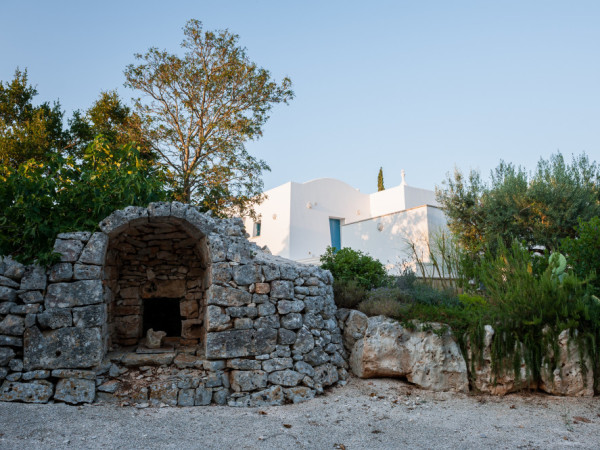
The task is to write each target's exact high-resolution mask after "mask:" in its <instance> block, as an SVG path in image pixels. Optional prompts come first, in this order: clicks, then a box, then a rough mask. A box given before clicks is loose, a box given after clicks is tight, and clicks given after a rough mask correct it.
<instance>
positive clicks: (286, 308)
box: [277, 300, 304, 314]
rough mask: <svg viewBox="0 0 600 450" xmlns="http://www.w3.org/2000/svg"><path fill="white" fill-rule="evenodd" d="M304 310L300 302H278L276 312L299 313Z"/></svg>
mask: <svg viewBox="0 0 600 450" xmlns="http://www.w3.org/2000/svg"><path fill="white" fill-rule="evenodd" d="M303 309H304V302H303V301H302V300H293V301H292V300H279V301H278V302H277V312H278V313H279V314H289V313H299V312H301V311H302V310H303Z"/></svg>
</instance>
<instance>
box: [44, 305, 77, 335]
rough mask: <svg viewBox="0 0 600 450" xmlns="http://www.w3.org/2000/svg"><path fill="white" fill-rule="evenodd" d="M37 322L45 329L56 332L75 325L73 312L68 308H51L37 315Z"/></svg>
mask: <svg viewBox="0 0 600 450" xmlns="http://www.w3.org/2000/svg"><path fill="white" fill-rule="evenodd" d="M37 321H38V323H39V324H40V327H42V328H43V329H48V328H50V329H52V330H56V329H57V328H65V327H70V326H71V325H72V324H73V318H72V316H71V310H70V309H66V308H50V309H47V310H45V311H44V312H43V313H41V314H38V315H37Z"/></svg>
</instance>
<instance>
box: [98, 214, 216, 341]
mask: <svg viewBox="0 0 600 450" xmlns="http://www.w3.org/2000/svg"><path fill="white" fill-rule="evenodd" d="M100 228H101V230H102V231H103V233H105V235H106V236H107V238H108V239H107V245H106V246H107V251H106V256H105V259H104V290H105V302H106V304H107V333H106V335H107V338H108V342H107V343H108V345H109V347H110V346H113V345H115V344H117V345H124V346H127V345H135V344H140V343H143V342H144V337H145V334H146V331H147V330H148V329H149V328H153V329H154V330H155V331H159V330H161V331H166V332H167V338H166V339H167V342H168V343H169V344H182V345H186V346H195V345H199V344H204V342H205V335H206V330H205V328H204V315H205V310H206V295H207V290H208V288H209V286H210V266H211V260H212V259H211V254H210V253H211V252H210V250H209V246H208V235H209V233H210V232H211V231H212V230H213V229H214V221H213V220H212V219H211V218H210V217H207V216H205V215H202V214H200V213H198V211H197V210H196V209H195V208H190V207H188V205H184V204H180V203H153V204H150V206H148V208H141V207H128V208H125V209H124V210H120V211H116V212H115V213H113V214H111V215H110V216H109V217H107V218H106V219H105V220H103V221H102V222H101V223H100ZM178 323H179V324H180V325H178ZM201 347H203V346H202V345H201Z"/></svg>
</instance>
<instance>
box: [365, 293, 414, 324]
mask: <svg viewBox="0 0 600 450" xmlns="http://www.w3.org/2000/svg"><path fill="white" fill-rule="evenodd" d="M404 307H405V305H403V304H402V303H400V302H398V301H397V300H394V299H392V298H385V297H379V298H369V299H367V300H365V301H364V302H362V303H361V304H360V305H358V310H359V311H360V312H363V313H365V314H366V315H367V316H369V317H370V316H387V317H391V318H392V319H398V318H400V317H402V312H401V311H402V309H403V308H404Z"/></svg>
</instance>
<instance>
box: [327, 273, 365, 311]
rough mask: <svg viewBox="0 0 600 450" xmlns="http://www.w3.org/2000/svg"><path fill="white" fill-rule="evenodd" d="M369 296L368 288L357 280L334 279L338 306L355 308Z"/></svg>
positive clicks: (334, 294) (335, 298) (335, 297)
mask: <svg viewBox="0 0 600 450" xmlns="http://www.w3.org/2000/svg"><path fill="white" fill-rule="evenodd" d="M366 296H367V290H366V289H365V288H364V287H362V286H361V285H360V284H358V282H357V281H356V280H334V281H333V298H334V300H335V304H336V305H337V306H338V308H350V309H355V308H356V307H357V306H358V304H359V303H360V302H362V301H363V300H364V299H365V298H366Z"/></svg>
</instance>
